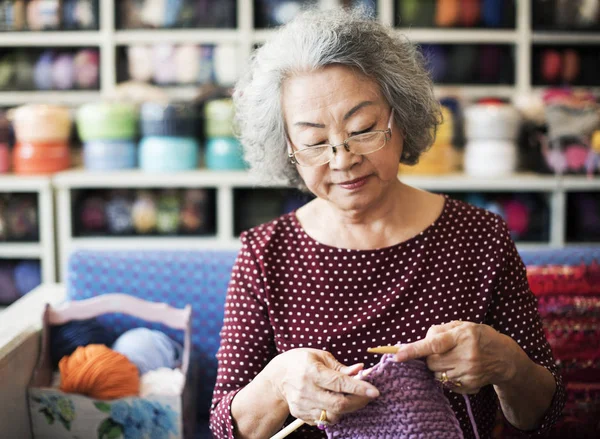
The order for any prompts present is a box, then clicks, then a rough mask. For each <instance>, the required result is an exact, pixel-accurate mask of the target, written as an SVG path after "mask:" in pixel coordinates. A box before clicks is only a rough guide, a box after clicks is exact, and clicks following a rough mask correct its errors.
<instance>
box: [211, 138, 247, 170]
mask: <svg viewBox="0 0 600 439" xmlns="http://www.w3.org/2000/svg"><path fill="white" fill-rule="evenodd" d="M205 154H206V156H205V162H206V167H207V168H208V169H215V170H227V169H229V170H241V169H246V168H247V167H248V165H247V164H246V162H245V161H244V150H243V148H242V145H241V144H240V142H238V141H237V139H235V138H233V137H216V138H212V139H209V140H208V142H206V152H205Z"/></svg>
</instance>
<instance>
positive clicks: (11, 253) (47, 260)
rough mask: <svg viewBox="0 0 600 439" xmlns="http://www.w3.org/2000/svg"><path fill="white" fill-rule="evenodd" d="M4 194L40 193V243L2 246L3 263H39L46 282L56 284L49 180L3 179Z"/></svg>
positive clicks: (0, 188) (0, 183)
mask: <svg viewBox="0 0 600 439" xmlns="http://www.w3.org/2000/svg"><path fill="white" fill-rule="evenodd" d="M0 193H36V194H37V209H38V211H37V217H38V228H39V241H38V242H0V259H39V260H40V263H41V270H42V281H43V282H55V281H56V248H55V239H54V193H53V188H52V179H51V178H50V177H48V176H19V175H0Z"/></svg>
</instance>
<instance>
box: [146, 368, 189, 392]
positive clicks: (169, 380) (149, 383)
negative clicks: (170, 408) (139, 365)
mask: <svg viewBox="0 0 600 439" xmlns="http://www.w3.org/2000/svg"><path fill="white" fill-rule="evenodd" d="M184 385H185V376H183V373H182V372H181V370H179V369H169V368H168V367H159V368H158V369H156V370H151V371H150V372H148V373H145V374H144V375H142V378H141V382H140V397H141V398H145V397H147V396H150V395H181V392H182V391H183V386H184Z"/></svg>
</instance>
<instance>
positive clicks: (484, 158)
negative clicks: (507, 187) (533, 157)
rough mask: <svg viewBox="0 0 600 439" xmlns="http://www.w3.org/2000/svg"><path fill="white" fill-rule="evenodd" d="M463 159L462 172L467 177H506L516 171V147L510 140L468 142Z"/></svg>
mask: <svg viewBox="0 0 600 439" xmlns="http://www.w3.org/2000/svg"><path fill="white" fill-rule="evenodd" d="M463 159H464V163H463V166H464V170H465V173H467V174H468V175H472V176H477V177H502V176H507V175H510V174H513V173H514V172H515V171H516V169H517V147H516V145H515V143H514V141H510V140H499V139H488V140H469V141H468V142H467V145H466V147H465V154H464V157H463Z"/></svg>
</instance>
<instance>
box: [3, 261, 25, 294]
mask: <svg viewBox="0 0 600 439" xmlns="http://www.w3.org/2000/svg"><path fill="white" fill-rule="evenodd" d="M19 297H20V294H19V290H18V289H17V286H16V285H15V278H14V275H13V264H12V263H8V262H4V261H2V262H0V304H2V305H8V304H10V303H12V302H14V301H15V300H17V299H18V298H19Z"/></svg>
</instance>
